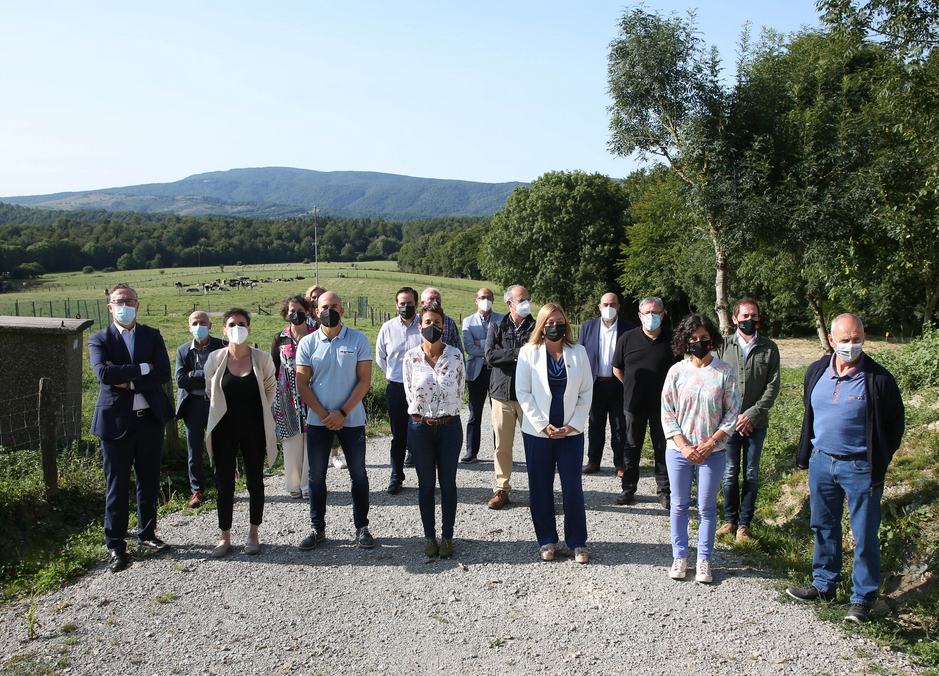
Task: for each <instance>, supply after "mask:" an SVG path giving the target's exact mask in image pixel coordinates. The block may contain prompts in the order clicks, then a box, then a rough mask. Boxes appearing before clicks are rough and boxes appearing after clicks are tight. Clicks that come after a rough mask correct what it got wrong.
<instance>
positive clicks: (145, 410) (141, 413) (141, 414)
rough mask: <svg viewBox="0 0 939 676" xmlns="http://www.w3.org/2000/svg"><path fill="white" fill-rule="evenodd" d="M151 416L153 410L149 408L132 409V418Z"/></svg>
mask: <svg viewBox="0 0 939 676" xmlns="http://www.w3.org/2000/svg"><path fill="white" fill-rule="evenodd" d="M148 415H153V410H152V409H149V408H138V409H134V417H136V418H143V417H144V416H148Z"/></svg>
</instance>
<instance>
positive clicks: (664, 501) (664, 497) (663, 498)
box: [659, 493, 672, 512]
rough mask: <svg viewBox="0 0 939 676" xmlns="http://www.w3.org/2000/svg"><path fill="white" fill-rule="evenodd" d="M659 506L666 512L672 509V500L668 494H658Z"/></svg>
mask: <svg viewBox="0 0 939 676" xmlns="http://www.w3.org/2000/svg"><path fill="white" fill-rule="evenodd" d="M659 504H660V505H662V509H664V510H665V511H666V512H669V511H671V509H672V498H671V496H670V495H669V494H668V493H659Z"/></svg>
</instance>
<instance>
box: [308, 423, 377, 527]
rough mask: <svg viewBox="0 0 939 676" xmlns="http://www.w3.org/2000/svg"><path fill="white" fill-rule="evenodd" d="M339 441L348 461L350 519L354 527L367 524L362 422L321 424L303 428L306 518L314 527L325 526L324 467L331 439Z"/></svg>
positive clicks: (331, 442) (326, 465)
mask: <svg viewBox="0 0 939 676" xmlns="http://www.w3.org/2000/svg"><path fill="white" fill-rule="evenodd" d="M336 437H339V445H340V446H341V447H342V452H343V453H344V454H345V456H346V464H348V465H349V478H350V479H352V520H353V522H354V523H355V527H356V529H358V528H364V527H365V526H367V525H368V474H367V473H366V472H365V426H364V425H362V426H361V427H343V428H342V429H341V430H339V431H334V430H329V429H326V428H325V427H324V426H323V425H308V426H307V428H306V452H307V455H308V456H309V463H310V522H311V523H312V524H313V529H314V530H321V529H323V528H326V468H327V467H328V466H329V453H330V450H332V445H333V439H334V438H336Z"/></svg>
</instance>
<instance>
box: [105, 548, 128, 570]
mask: <svg viewBox="0 0 939 676" xmlns="http://www.w3.org/2000/svg"><path fill="white" fill-rule="evenodd" d="M128 563H130V561H129V559H128V558H127V552H118V551H117V550H115V549H112V550H111V558H110V559H108V570H110V571H111V572H112V573H120V572H121V571H122V570H124V569H125V568H127V564H128Z"/></svg>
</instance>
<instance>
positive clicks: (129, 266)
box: [117, 253, 137, 270]
mask: <svg viewBox="0 0 939 676" xmlns="http://www.w3.org/2000/svg"><path fill="white" fill-rule="evenodd" d="M136 265H137V262H136V261H135V260H134V257H133V256H132V255H130V254H129V253H126V254H124V255H123V256H121V257H120V258H118V259H117V269H118V270H133V269H134V268H135V267H136Z"/></svg>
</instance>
